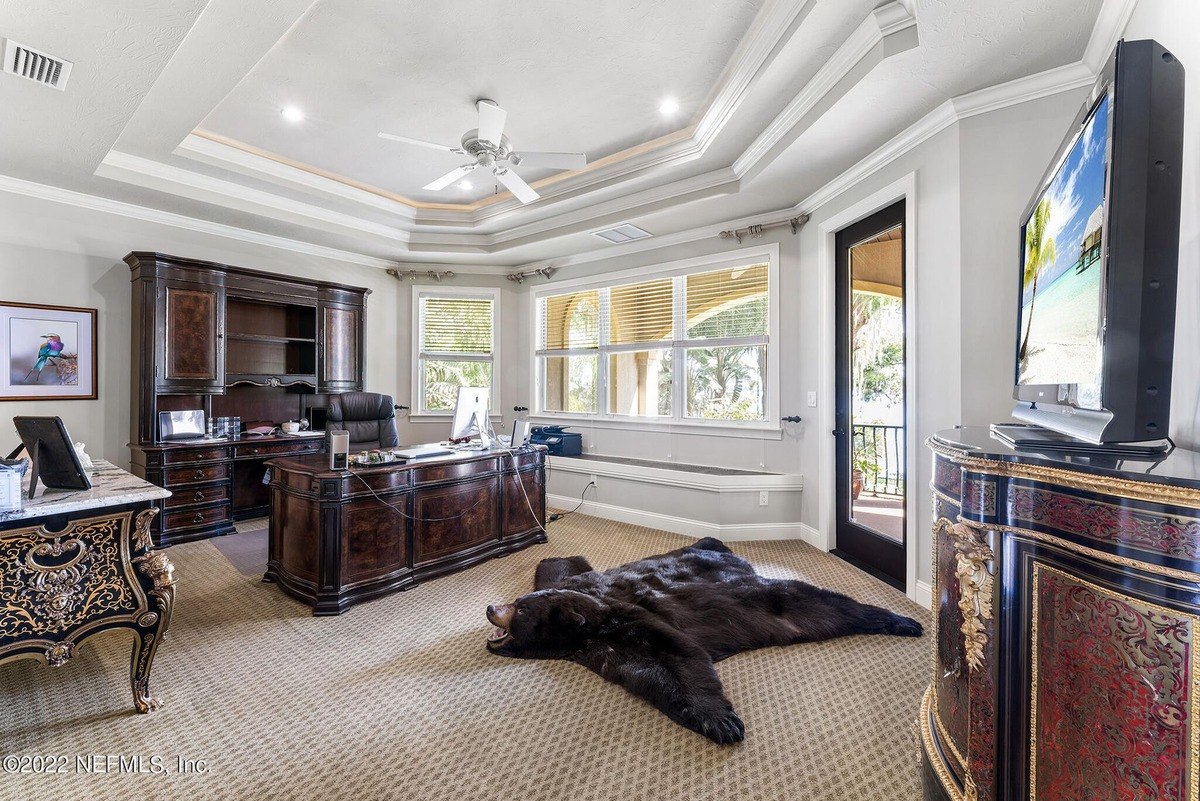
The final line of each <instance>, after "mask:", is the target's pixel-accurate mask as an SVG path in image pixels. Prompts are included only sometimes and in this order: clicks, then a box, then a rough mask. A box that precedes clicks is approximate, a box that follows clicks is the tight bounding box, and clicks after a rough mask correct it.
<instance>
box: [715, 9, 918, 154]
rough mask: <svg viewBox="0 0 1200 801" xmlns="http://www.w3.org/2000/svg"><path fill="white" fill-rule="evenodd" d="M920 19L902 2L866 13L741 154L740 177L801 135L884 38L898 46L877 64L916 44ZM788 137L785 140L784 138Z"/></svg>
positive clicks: (882, 55)
mask: <svg viewBox="0 0 1200 801" xmlns="http://www.w3.org/2000/svg"><path fill="white" fill-rule="evenodd" d="M916 25H917V18H916V17H915V16H913V15H912V14H911V13H910V12H909V10H908V9H907V8H906V7H905V6H903V5H901V4H900V3H899V2H895V1H894V0H893V2H891V3H888V4H887V5H884V6H880V7H879V8H877V9H875V10H874V11H872V12H871V13H870V14H868V15H867V17H866V19H864V20H863V21H862V23H861V24H859V26H858V27H857V28H855V29H854V31H853V32H852V33H851V34H850V36H849V37H847V39H846V41H844V42H843V43H842V45H841V47H839V48H838V49H837V51H836V52H834V54H833V55H832V56H831V57H830V58H829V59H828V60H827V61H826V62H825V63H824V64H823V65H822V66H821V68H820V69H819V70H817V73H816V74H815V75H814V76H813V77H812V79H811V80H810V81H808V82H807V83H806V84H805V85H804V87H803V88H802V89H801V90H800V92H799V94H797V95H796V96H795V97H794V98H792V100H791V102H790V103H788V104H787V106H786V107H785V108H784V109H783V111H781V112H780V113H779V114H778V115H777V116H776V117H775V119H774V120H772V121H771V124H770V125H768V126H767V127H766V129H764V130H763V132H762V133H761V134H759V135H758V137H757V138H756V139H755V140H754V141H753V142H752V143H751V144H750V146H749V147H747V148H746V150H745V151H744V152H743V153H742V154H741V155H740V156H738V158H737V160H736V161H734V163H733V169H734V171H735V172H736V173H737V174H738V176H739V177H746V176H749V175H751V173H752V171H753V172H757V171H758V170H757V169H756V168H760V167H765V166H766V164H765V163H764V162H767V161H769V158H770V156H771V154H772V153H778V151H779V150H780V149H781V146H786V144H787V143H788V142H790V141H791V140H794V139H795V138H796V137H798V136H799V135H800V134H801V133H803V131H804V130H805V129H807V128H808V125H804V126H803V127H801V124H802V123H803V121H804V120H805V118H807V117H809V116H810V115H811V114H812V112H813V111H815V110H817V109H818V107H819V104H820V103H821V101H822V100H823V99H824V98H825V97H827V96H828V95H829V93H830V92H832V91H833V90H834V89H835V88H836V87H837V86H838V85H839V84H840V83H841V82H842V81H843V80H845V79H846V78H847V77H848V76H849V75H850V74H851V72H852V71H853V70H854V69H855V67H857V66H858V65H859V63H860V62H862V61H863V59H865V58H866V57H867V56H868V55H869V54H870V53H871V52H872V51H873V50H875V49H876V48H877V47H878V46H879V45H880V44H882V43H884V41H885V40H888V39H893V38H894V39H895V40H896V41H895V48H894V49H891V52H886V51H888V50H889V48H881V50H882V51H884V52H880V53H879V54H878V58H877V59H876V60H875V62H874V63H873V64H871V65H870V67H874V66H875V65H876V64H878V63H879V62H881V61H883V59H884V58H886V57H887V56H889V55H894V54H895V53H897V52H901V51H902V50H908V49H911V48H913V47H915V46H916V45H917V37H916V32H917V29H916ZM785 140H786V141H785Z"/></svg>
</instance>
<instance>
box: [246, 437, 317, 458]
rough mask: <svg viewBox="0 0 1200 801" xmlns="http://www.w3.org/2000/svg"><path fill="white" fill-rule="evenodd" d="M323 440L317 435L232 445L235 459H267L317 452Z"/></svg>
mask: <svg viewBox="0 0 1200 801" xmlns="http://www.w3.org/2000/svg"><path fill="white" fill-rule="evenodd" d="M322 442H323V440H322V439H321V438H319V437H313V438H312V439H304V440H297V441H296V442H258V443H256V442H240V443H238V444H237V445H234V446H233V458H235V459H269V458H271V457H273V456H287V455H295V454H302V453H317V452H318V451H320V450H321V444H322Z"/></svg>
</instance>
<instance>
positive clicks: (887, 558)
mask: <svg viewBox="0 0 1200 801" xmlns="http://www.w3.org/2000/svg"><path fill="white" fill-rule="evenodd" d="M897 225H906V221H905V200H900V201H898V202H896V203H893V204H892V205H890V206H888V207H886V208H884V209H881V210H879V211H877V212H875V213H874V214H871V215H870V216H869V217H866V218H864V219H862V220H859V221H858V222H856V223H854V224H852V225H849V226H847V227H845V228H843V229H842V230H840V231H838V232H837V234H836V235H835V243H836V246H835V254H836V256H835V272H834V275H835V280H834V287H835V292H836V301H835V304H834V305H835V311H834V327H835V334H834V342H835V344H834V377H835V382H836V383H835V391H834V392H835V394H834V398H835V402H834V430H833V436H834V437H835V440H836V442H835V446H834V451H835V454H836V457H835V459H834V464H835V470H836V474H835V479H834V489H835V492H836V493H837V500H836V503H835V504H834V509H835V516H834V521H835V535H836V536H835V540H834V548H833V551H832V553H833V554H834V555H836V556H839V557H841V558H843V559H845V560H846V561H848V562H850V563H852V564H854V565H855V566H856V567H859V568H861V569H862V570H865V571H866V572H868V573H870V574H871V575H873V576H876V577H877V578H880V579H882V580H883V581H886V582H887V583H888V584H891V585H892V586H893V587H896V588H897V589H900V590H906V589H907V587H906V586H905V585H906V581H907V571H908V553H907V548H908V545H909V531H908V509H907V507H908V493H909V492H910V491H911V489H912V488H911V487H910V486H909V481H908V479H909V476H908V462H909V458H908V457H909V453H908V425H909V421H908V401H909V398H908V387H909V380H910V376H909V375H908V347H909V343H908V293H907V291H906V292H905V293H904V310H903V324H904V328H905V343H904V367H905V369H904V461H905V486H904V509H903V512H904V514H903V521H904V525H903V531H904V537H903V540H902V541H901V542H900V543H897V542H896V541H895V540H892V539H889V538H887V537H885V536H883V535H881V534H877V533H875V532H874V531H872V530H871V529H869V528H867V527H865V526H862V525H859V524H857V523H855V522H854V521H852V520H851V519H850V511H851V497H850V496H851V488H850V464H851V463H850V448H851V440H852V438H853V431H852V429H851V423H852V422H853V421H852V420H851V415H850V412H851V408H850V407H851V397H850V258H849V255H850V248H852V247H853V246H854V245H857V244H859V243H861V242H865V241H866V240H868V239H871V238H872V237H874V236H877V235H878V234H881V233H883V232H884V231H887V230H890V229H892V228H895V227H896V226H897ZM908 235H909V231H908V229H907V227H905V229H904V231H903V237H904V239H903V240H902V241H901V245H902V246H901V248H900V254H901V256H900V258H901V262H900V275H901V285H902V286H904V287H907V278H908V265H907V264H906V263H905V262H906V256H907V254H906V253H905V251H906V249H907V248H906V247H905V246H906V245H907V238H908Z"/></svg>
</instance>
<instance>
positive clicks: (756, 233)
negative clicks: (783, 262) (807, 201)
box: [717, 214, 808, 245]
mask: <svg viewBox="0 0 1200 801" xmlns="http://www.w3.org/2000/svg"><path fill="white" fill-rule="evenodd" d="M806 222H808V215H807V214H800V215H797V216H795V217H792V218H790V219H787V220H780V221H779V222H773V223H759V224H757V225H747V226H746V227H745V228H733V229H730V230H728V231H722V232H721V233H719V234H717V236H719V237H721V238H722V239H736V240H737V241H738V244H739V245H740V244H742V238H743V237H750V238H751V239H757V238H758V237H760V236H762V234H763V231H766V230H768V229H770V228H782V227H783V226H785V225H787V226H791V229H792V233H793V234H795V233H798V232H799V231H800V229H801V228H803V227H804V224H805V223H806Z"/></svg>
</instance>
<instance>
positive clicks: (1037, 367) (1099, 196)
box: [1017, 96, 1109, 385]
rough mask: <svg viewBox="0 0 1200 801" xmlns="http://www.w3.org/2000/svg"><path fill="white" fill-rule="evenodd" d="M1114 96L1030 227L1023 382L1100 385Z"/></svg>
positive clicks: (1089, 125)
mask: <svg viewBox="0 0 1200 801" xmlns="http://www.w3.org/2000/svg"><path fill="white" fill-rule="evenodd" d="M1108 105H1109V102H1108V97H1107V96H1106V97H1105V98H1104V99H1103V100H1102V101H1101V102H1100V103H1099V104H1098V105H1097V106H1096V109H1095V111H1094V112H1093V113H1092V116H1091V117H1090V118H1089V119H1088V121H1087V122H1086V123H1085V124H1084V128H1083V131H1082V133H1081V135H1080V136H1079V138H1078V139H1077V140H1076V141H1075V144H1074V145H1073V146H1072V147H1071V149H1070V150H1069V151H1068V153H1067V155H1066V158H1064V159H1063V162H1062V164H1061V165H1060V166H1059V168H1058V171H1057V172H1056V173H1055V174H1054V177H1053V178H1052V179H1051V181H1050V185H1049V186H1048V187H1046V191H1045V192H1043V193H1042V196H1041V198H1040V199H1039V200H1038V203H1037V205H1036V206H1035V207H1034V209H1033V213H1032V214H1031V215H1030V217H1029V220H1028V222H1027V223H1026V226H1025V259H1024V266H1023V271H1022V276H1021V281H1022V287H1021V322H1020V341H1019V343H1018V355H1017V360H1018V361H1017V368H1018V379H1017V380H1018V382H1019V383H1021V384H1084V385H1096V384H1099V383H1100V371H1101V363H1102V361H1101V358H1102V357H1101V347H1100V323H1101V321H1100V304H1101V278H1102V276H1101V272H1102V270H1101V235H1102V230H1103V226H1104V176H1105V170H1106V168H1107V159H1108V146H1107V144H1108V142H1107V140H1108V113H1109V108H1108Z"/></svg>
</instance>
